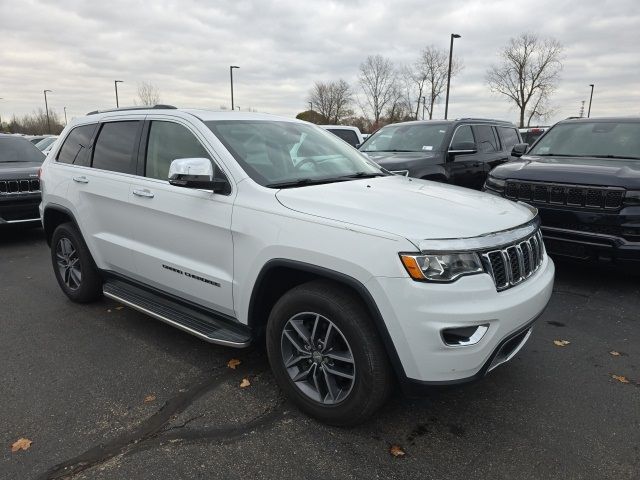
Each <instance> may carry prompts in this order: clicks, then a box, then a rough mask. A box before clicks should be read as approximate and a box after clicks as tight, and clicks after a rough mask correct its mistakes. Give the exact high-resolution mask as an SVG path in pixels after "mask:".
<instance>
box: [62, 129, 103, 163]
mask: <svg viewBox="0 0 640 480" xmlns="http://www.w3.org/2000/svg"><path fill="white" fill-rule="evenodd" d="M96 127H97V124H96V123H92V124H89V125H81V126H79V127H76V128H74V129H73V130H71V132H70V133H69V135H67V138H66V139H65V141H64V143H63V144H62V148H60V151H59V152H58V158H57V160H58V162H60V163H70V164H73V165H81V166H83V167H86V166H88V165H89V163H90V155H89V152H90V149H91V138H92V137H93V132H94V131H95V129H96Z"/></svg>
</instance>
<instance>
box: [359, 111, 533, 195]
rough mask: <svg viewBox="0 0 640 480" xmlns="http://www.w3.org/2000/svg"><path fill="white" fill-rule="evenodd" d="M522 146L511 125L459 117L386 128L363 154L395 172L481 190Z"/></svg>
mask: <svg viewBox="0 0 640 480" xmlns="http://www.w3.org/2000/svg"><path fill="white" fill-rule="evenodd" d="M519 143H522V139H521V138H520V134H519V133H518V129H517V128H516V127H515V125H513V124H512V123H509V122H503V121H500V120H487V119H479V118H461V119H457V120H450V121H447V120H426V121H424V120H422V121H412V122H403V123H394V124H391V125H387V126H385V127H383V128H381V129H380V130H378V131H377V132H376V133H374V134H372V135H371V136H370V137H369V138H368V139H367V140H366V141H365V142H364V144H363V145H361V146H360V151H361V152H364V153H366V154H367V155H368V156H369V157H370V158H371V159H372V160H374V161H375V162H376V163H378V164H379V165H380V166H382V167H384V168H385V169H387V170H389V171H391V172H394V173H398V174H401V175H408V176H409V177H416V178H423V179H426V180H435V181H438V182H445V183H452V184H455V185H460V186H462V187H468V188H474V189H477V190H480V189H481V188H482V185H483V184H484V181H485V179H486V177H487V174H488V173H489V171H490V170H491V169H492V168H494V167H495V166H497V165H500V164H501V163H504V162H506V161H508V160H509V159H510V154H511V150H512V148H513V147H514V145H516V144H519Z"/></svg>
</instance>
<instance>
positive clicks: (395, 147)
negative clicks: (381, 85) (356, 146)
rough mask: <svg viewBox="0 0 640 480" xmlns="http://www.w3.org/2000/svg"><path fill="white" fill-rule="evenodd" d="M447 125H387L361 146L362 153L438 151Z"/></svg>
mask: <svg viewBox="0 0 640 480" xmlns="http://www.w3.org/2000/svg"><path fill="white" fill-rule="evenodd" d="M447 127H448V125H447V124H443V123H439V124H438V123H436V124H426V123H416V124H403V123H398V124H395V125H387V126H386V127H384V128H381V129H380V130H378V131H377V132H376V133H374V134H373V135H371V136H370V137H369V138H368V139H367V141H366V142H365V143H364V145H362V148H361V150H362V151H363V152H425V151H426V152H429V151H432V150H439V149H440V146H441V145H442V140H443V139H444V135H445V133H447Z"/></svg>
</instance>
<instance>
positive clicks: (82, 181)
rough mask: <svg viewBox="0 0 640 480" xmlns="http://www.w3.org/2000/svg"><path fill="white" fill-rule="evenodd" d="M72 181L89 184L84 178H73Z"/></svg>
mask: <svg viewBox="0 0 640 480" xmlns="http://www.w3.org/2000/svg"><path fill="white" fill-rule="evenodd" d="M73 181H74V182H77V183H89V179H88V178H87V177H85V176H82V177H73Z"/></svg>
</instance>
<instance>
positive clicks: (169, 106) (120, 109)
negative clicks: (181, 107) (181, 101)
mask: <svg viewBox="0 0 640 480" xmlns="http://www.w3.org/2000/svg"><path fill="white" fill-rule="evenodd" d="M176 109H177V107H174V106H173V105H162V104H158V105H154V106H153V107H122V108H112V109H109V110H94V111H92V112H89V113H87V115H96V114H98V113H107V112H126V111H129V110H176Z"/></svg>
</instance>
